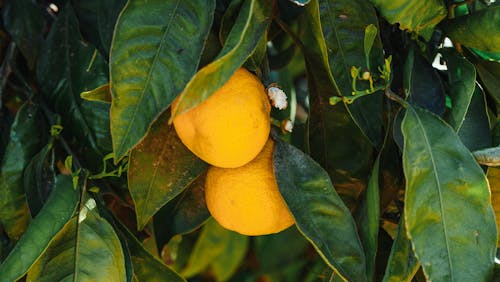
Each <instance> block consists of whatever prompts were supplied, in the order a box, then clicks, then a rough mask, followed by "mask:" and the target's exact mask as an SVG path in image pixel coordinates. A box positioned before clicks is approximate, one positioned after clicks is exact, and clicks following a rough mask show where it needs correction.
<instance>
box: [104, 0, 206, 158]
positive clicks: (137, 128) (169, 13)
mask: <svg viewBox="0 0 500 282" xmlns="http://www.w3.org/2000/svg"><path fill="white" fill-rule="evenodd" d="M214 8H215V1H214V0H209V1H207V0H168V1H165V0H150V1H147V0H130V1H128V3H127V5H126V6H125V8H124V9H123V11H122V13H121V14H120V17H119V19H118V22H117V24H116V28H115V33H114V38H113V44H112V46H111V57H110V77H111V94H112V96H113V102H112V104H111V128H112V137H113V151H114V154H115V161H118V160H119V159H121V158H122V157H124V156H125V155H126V154H127V152H128V151H129V150H130V149H131V148H133V147H134V146H135V145H137V143H138V142H140V140H141V139H142V138H143V137H144V136H145V135H146V132H147V131H148V128H149V126H150V125H151V123H152V122H153V121H154V120H155V118H156V117H157V116H158V115H159V114H160V113H161V112H163V111H164V110H165V109H166V108H167V107H168V106H169V105H170V103H171V102H172V101H173V100H174V98H175V97H176V96H177V95H178V94H179V93H180V92H181V91H182V89H183V88H184V86H185V85H186V83H187V82H188V81H189V79H190V78H191V77H192V76H193V74H194V73H195V72H196V69H197V66H198V63H199V60H200V56H201V53H202V49H203V45H204V44H203V43H204V42H205V40H206V38H207V36H208V34H209V31H210V27H211V25H212V20H213V13H214ZM200 89H202V88H200Z"/></svg>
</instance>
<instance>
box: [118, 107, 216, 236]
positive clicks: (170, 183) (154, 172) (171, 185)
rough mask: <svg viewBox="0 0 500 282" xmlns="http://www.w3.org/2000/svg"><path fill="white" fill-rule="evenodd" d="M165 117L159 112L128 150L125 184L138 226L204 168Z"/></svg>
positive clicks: (165, 114)
mask: <svg viewBox="0 0 500 282" xmlns="http://www.w3.org/2000/svg"><path fill="white" fill-rule="evenodd" d="M168 117H169V115H168V112H165V113H164V114H162V115H161V116H160V117H159V118H158V120H157V121H155V123H154V124H153V125H152V127H151V129H150V131H149V133H148V135H147V136H146V137H145V138H144V140H143V141H142V142H141V143H139V145H137V147H136V148H135V149H133V150H132V152H131V153H130V159H129V168H128V184H129V191H130V195H131V196H132V199H133V200H134V203H135V210H136V215H137V227H138V228H139V229H142V228H143V227H144V226H145V225H146V224H147V223H148V221H149V219H150V218H151V217H152V216H153V215H154V214H155V213H156V212H157V211H158V210H159V209H160V208H161V207H162V206H164V205H165V204H166V203H168V202H169V201H170V200H172V199H173V198H175V197H176V196H177V195H178V194H179V193H181V192H182V191H183V190H184V189H185V188H186V187H187V186H188V185H189V184H190V183H191V182H192V181H193V180H194V179H196V178H197V177H198V176H199V175H200V174H201V173H202V172H203V171H204V170H205V169H206V168H207V165H206V164H205V163H204V162H203V161H202V160H200V159H199V158H197V157H196V156H195V155H194V154H193V153H191V152H190V151H189V149H188V148H186V146H184V144H182V142H181V140H180V139H179V137H178V136H177V134H176V132H175V129H174V127H173V125H168V124H167V121H168Z"/></svg>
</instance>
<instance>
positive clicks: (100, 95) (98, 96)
mask: <svg viewBox="0 0 500 282" xmlns="http://www.w3.org/2000/svg"><path fill="white" fill-rule="evenodd" d="M80 97H81V98H82V99H84V100H87V101H93V102H103V103H111V92H110V89H109V83H106V84H104V85H101V86H99V87H97V88H95V89H92V90H89V91H85V92H82V93H80Z"/></svg>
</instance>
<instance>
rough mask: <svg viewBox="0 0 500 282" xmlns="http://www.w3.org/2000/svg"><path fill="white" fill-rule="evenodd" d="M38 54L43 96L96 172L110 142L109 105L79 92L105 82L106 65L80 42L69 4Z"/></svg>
mask: <svg viewBox="0 0 500 282" xmlns="http://www.w3.org/2000/svg"><path fill="white" fill-rule="evenodd" d="M41 53H42V54H44V56H41V57H40V58H39V61H38V68H37V78H38V82H40V84H41V88H42V92H43V97H44V98H45V100H46V101H47V103H48V104H49V105H50V106H51V107H52V108H53V109H54V110H55V111H56V112H57V113H58V114H60V115H61V117H62V125H63V127H64V130H63V134H64V136H66V137H67V139H68V140H71V141H73V138H74V139H76V140H77V142H75V146H77V147H78V148H79V149H80V152H81V153H82V156H83V159H84V160H85V161H86V162H85V163H88V164H90V166H89V167H91V168H96V169H98V168H99V166H100V165H101V160H100V158H102V156H103V153H104V152H102V151H103V150H104V149H107V148H106V147H107V145H106V143H108V142H109V139H110V137H109V122H108V120H109V106H108V105H105V104H99V103H95V102H89V101H84V100H82V99H81V98H80V93H81V92H84V91H88V90H90V89H94V88H96V87H97V86H101V85H103V84H105V83H107V80H108V79H107V66H106V63H105V61H104V59H103V57H102V56H101V55H99V54H97V53H95V49H93V48H91V47H90V46H88V45H87V44H86V43H85V42H83V41H82V38H81V36H80V31H79V28H78V22H77V20H76V17H75V14H74V11H73V9H72V7H71V6H70V5H67V6H65V7H64V8H62V11H61V12H60V13H59V14H58V17H57V20H56V21H55V22H54V24H53V25H52V28H51V31H50V33H49V35H48V37H47V39H46V41H45V43H44V45H43V48H42V52H41ZM76 140H75V141H76ZM108 150H109V149H108Z"/></svg>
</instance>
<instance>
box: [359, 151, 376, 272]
mask: <svg viewBox="0 0 500 282" xmlns="http://www.w3.org/2000/svg"><path fill="white" fill-rule="evenodd" d="M379 169H380V155H379V157H378V158H377V160H376V161H375V164H374V166H373V170H372V173H371V175H370V179H369V180H368V186H367V188H366V192H365V193H364V196H363V198H362V200H361V202H360V204H359V206H358V210H357V212H356V214H355V217H356V219H357V223H358V230H359V234H360V239H361V243H362V244H363V249H364V251H365V258H366V277H367V280H368V281H372V280H373V277H374V275H375V257H376V255H377V247H378V246H377V245H378V230H379V220H380V195H379Z"/></svg>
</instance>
